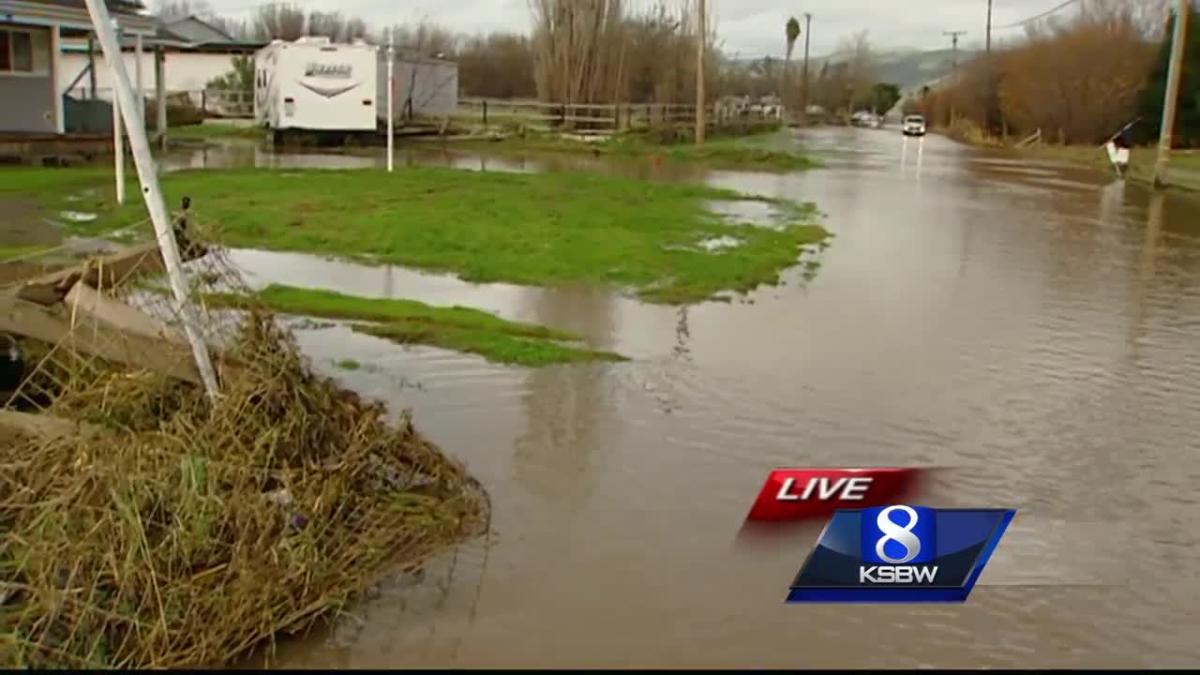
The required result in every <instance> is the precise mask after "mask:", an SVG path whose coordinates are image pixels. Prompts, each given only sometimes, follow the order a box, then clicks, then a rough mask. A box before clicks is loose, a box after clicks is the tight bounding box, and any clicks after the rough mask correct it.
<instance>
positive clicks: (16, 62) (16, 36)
mask: <svg viewBox="0 0 1200 675" xmlns="http://www.w3.org/2000/svg"><path fill="white" fill-rule="evenodd" d="M32 72H33V34H32V33H29V32H27V31H21V30H0V73H32Z"/></svg>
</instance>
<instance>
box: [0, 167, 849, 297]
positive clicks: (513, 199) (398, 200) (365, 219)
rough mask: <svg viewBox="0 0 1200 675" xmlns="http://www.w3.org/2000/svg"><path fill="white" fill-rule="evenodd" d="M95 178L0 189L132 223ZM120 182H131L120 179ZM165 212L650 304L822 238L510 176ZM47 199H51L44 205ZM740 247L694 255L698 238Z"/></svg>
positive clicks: (86, 174) (193, 174) (615, 189)
mask: <svg viewBox="0 0 1200 675" xmlns="http://www.w3.org/2000/svg"><path fill="white" fill-rule="evenodd" d="M106 181H107V175H106V174H105V173H104V172H102V171H97V170H95V169H87V170H79V171H77V170H75V169H58V170H54V169H20V170H16V169H9V170H3V171H0V191H20V192H26V193H33V194H36V195H37V198H38V199H40V200H42V201H43V202H44V203H50V204H56V205H57V204H62V203H63V202H62V199H63V198H64V196H65V195H66V194H70V193H71V191H72V190H76V191H78V190H80V189H81V188H84V187H90V188H91V189H92V192H90V193H88V194H91V195H100V196H99V199H100V200H101V201H102V202H104V203H102V204H96V205H94V207H93V209H92V210H93V211H95V212H97V213H100V216H101V217H100V218H98V219H97V220H96V221H94V222H92V223H82V224H74V225H72V229H73V230H74V231H77V232H82V233H91V234H96V233H102V232H109V231H112V230H114V229H117V228H120V227H125V226H129V225H133V224H140V227H141V229H142V231H143V232H145V233H147V234H148V233H149V231H150V230H149V225H148V224H147V223H145V215H144V214H145V208H144V206H143V205H142V204H141V203H140V199H137V198H136V197H131V198H130V199H127V200H126V205H125V206H124V207H115V206H114V205H113V204H111V196H110V195H108V193H107V191H105V190H103V189H100V190H97V189H96V186H97V185H100V186H104V183H105V182H106ZM131 182H132V181H131ZM163 186H164V190H165V192H166V194H167V202H168V204H172V205H173V204H178V203H179V200H180V198H181V197H183V196H185V195H186V196H189V197H191V198H192V204H193V211H194V213H195V218H196V220H197V221H199V222H201V223H203V224H210V225H215V226H218V227H219V229H220V231H221V233H222V238H223V239H224V240H225V242H226V243H227V244H229V245H231V246H238V247H254V248H264V249H273V250H281V251H299V252H313V253H328V254H333V255H338V256H342V257H346V258H350V259H355V260H359V261H364V262H369V263H394V264H400V265H407V266H411V267H417V268H424V269H431V270H438V271H446V272H453V273H456V274H458V275H459V276H460V277H461V278H463V279H465V280H468V281H476V282H493V281H506V282H513V283H520V284H532V285H552V284H559V283H566V282H583V283H589V284H595V285H605V286H615V287H618V288H630V289H633V290H634V291H635V292H636V293H637V294H638V295H640V296H641V297H642V298H644V299H646V300H649V301H653V302H663V303H687V302H696V301H701V300H705V299H707V298H710V297H712V296H713V295H715V294H717V293H720V292H722V291H729V290H732V291H747V290H750V289H753V288H754V287H756V286H758V285H760V284H764V283H773V282H775V281H776V280H777V279H778V275H779V273H780V272H781V271H782V270H783V269H785V268H787V267H790V266H792V265H793V264H795V262H796V258H797V256H798V253H799V251H800V249H801V247H803V246H805V245H808V244H815V243H818V242H821V241H823V240H824V239H825V238H826V237H827V236H828V233H827V232H826V231H825V230H824V229H822V228H821V227H819V226H817V225H814V224H811V219H812V217H813V215H814V213H815V210H814V209H813V207H812V206H811V205H803V204H797V203H795V202H791V201H787V200H779V199H770V198H764V197H750V196H746V195H742V194H739V193H737V192H734V191H731V190H723V189H717V188H712V187H706V186H700V185H686V184H668V183H651V182H645V181H638V180H633V179H626V178H620V177H615V176H602V175H595V174H585V173H546V174H510V173H490V172H469V171H460V170H455V169H443V168H430V167H410V168H402V169H399V170H397V171H396V172H395V173H394V174H388V173H385V172H382V171H373V170H349V171H347V170H260V169H241V170H229V171H184V172H179V173H172V174H170V175H168V176H165V177H164V179H163ZM56 200H57V201H56ZM722 200H724V201H758V202H766V203H769V204H771V205H772V207H773V208H774V209H775V210H777V211H778V212H780V213H781V214H783V216H785V218H784V220H785V222H783V223H782V224H781V225H779V226H777V227H772V228H767V227H758V226H755V225H752V224H749V223H736V222H729V221H728V220H727V219H724V218H722V217H720V216H718V215H716V214H714V213H712V212H711V211H710V210H709V208H708V203H709V202H711V201H722ZM721 237H732V238H734V239H737V240H739V241H740V242H741V243H740V245H739V246H735V247H730V248H724V249H721V250H717V251H706V250H704V249H703V248H702V247H700V246H699V245H698V244H699V242H701V241H703V240H706V239H713V238H721Z"/></svg>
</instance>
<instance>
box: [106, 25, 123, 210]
mask: <svg viewBox="0 0 1200 675" xmlns="http://www.w3.org/2000/svg"><path fill="white" fill-rule="evenodd" d="M116 27H117V24H116V22H115V21H114V22H113V28H114V30H115V29H116ZM102 46H103V45H102ZM104 58H105V60H108V55H107V54H106V55H105V56H104ZM117 58H122V57H121V56H120V53H119V52H118V55H117ZM109 63H112V62H111V61H109ZM112 118H113V171H114V173H115V175H116V179H117V203H118V204H124V203H125V139H124V138H123V137H122V134H121V101H120V99H119V98H118V97H117V85H116V82H115V81H114V83H113V92H112Z"/></svg>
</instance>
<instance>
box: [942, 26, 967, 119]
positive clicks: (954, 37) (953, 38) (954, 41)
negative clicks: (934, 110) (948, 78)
mask: <svg viewBox="0 0 1200 675" xmlns="http://www.w3.org/2000/svg"><path fill="white" fill-rule="evenodd" d="M966 34H967V31H965V30H947V31H942V35H949V36H950V44H951V45H952V46H953V48H954V56H953V58H954V67H953V68H952V69H951V71H950V74H951V75H952V76H953V75H957V74H958V36H959V35H966ZM954 117H955V110H954V102H953V100H951V103H950V124H952V125H953V124H954Z"/></svg>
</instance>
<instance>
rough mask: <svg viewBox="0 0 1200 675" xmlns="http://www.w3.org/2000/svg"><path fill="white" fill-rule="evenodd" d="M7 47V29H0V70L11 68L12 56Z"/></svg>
mask: <svg viewBox="0 0 1200 675" xmlns="http://www.w3.org/2000/svg"><path fill="white" fill-rule="evenodd" d="M8 49H9V47H8V31H6V30H0V72H4V71H6V70H11V69H12V58H11V57H10V56H9V51H8Z"/></svg>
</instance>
